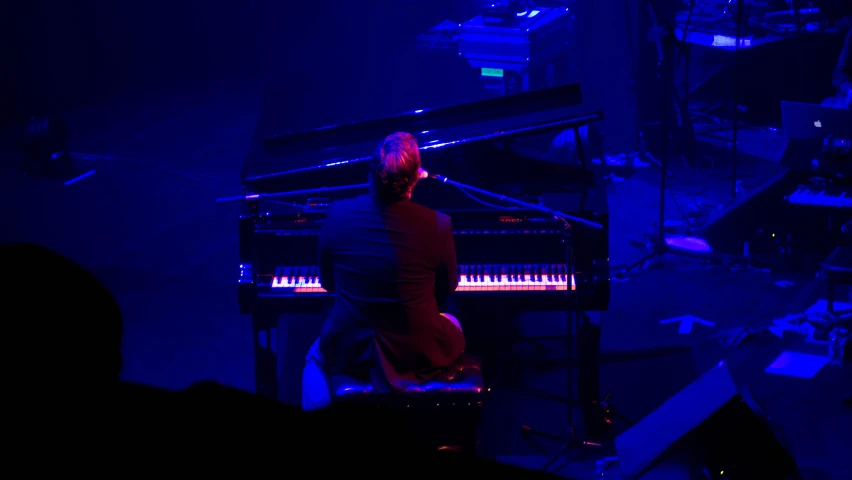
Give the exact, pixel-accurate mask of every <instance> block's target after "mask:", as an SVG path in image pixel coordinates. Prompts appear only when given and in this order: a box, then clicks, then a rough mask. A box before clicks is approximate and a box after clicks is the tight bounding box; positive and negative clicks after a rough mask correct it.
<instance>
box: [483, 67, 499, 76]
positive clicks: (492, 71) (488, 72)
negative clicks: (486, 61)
mask: <svg viewBox="0 0 852 480" xmlns="http://www.w3.org/2000/svg"><path fill="white" fill-rule="evenodd" d="M482 76H483V77H502V76H503V69H502V68H483V69H482Z"/></svg>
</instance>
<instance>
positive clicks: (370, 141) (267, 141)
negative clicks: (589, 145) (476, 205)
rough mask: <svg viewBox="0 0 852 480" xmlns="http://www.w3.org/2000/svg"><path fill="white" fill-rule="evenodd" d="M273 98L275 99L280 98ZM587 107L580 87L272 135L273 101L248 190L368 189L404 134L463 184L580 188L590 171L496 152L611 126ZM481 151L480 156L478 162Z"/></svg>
mask: <svg viewBox="0 0 852 480" xmlns="http://www.w3.org/2000/svg"><path fill="white" fill-rule="evenodd" d="M269 92H270V90H267V96H269V95H273V94H274V93H273V94H270V93H269ZM279 93H280V92H279ZM581 101H582V96H581V94H580V86H579V84H571V85H564V86H558V87H553V88H549V89H544V90H536V91H531V92H523V93H519V94H515V95H509V96H504V97H497V98H493V99H487V100H480V101H476V102H470V103H465V104H460V105H454V106H448V107H439V108H431V109H424V110H416V111H413V112H407V113H403V114H400V115H395V116H391V117H385V118H379V119H373V120H367V121H363V122H355V123H348V124H340V125H331V126H327V127H322V128H317V129H312V130H305V131H300V132H293V133H287V134H267V132H269V131H270V130H271V128H273V127H274V126H273V125H270V124H269V123H270V122H271V121H272V117H274V116H275V115H281V113H280V112H269V111H268V110H269V109H270V108H273V106H274V105H277V102H275V101H271V100H270V99H269V98H266V99H265V100H264V104H263V107H262V109H261V114H260V118H259V120H258V127H257V130H256V132H255V138H254V140H253V143H252V147H251V149H250V151H249V154H248V156H247V158H246V162H245V164H244V166H243V183H244V184H245V186H246V189H247V190H248V191H249V192H252V193H270V192H278V191H290V190H299V189H306V188H318V187H331V186H339V185H349V184H356V183H364V182H366V178H367V170H368V165H369V162H370V160H371V159H372V155H373V152H374V150H375V148H376V146H377V145H378V144H379V142H380V141H381V140H382V139H383V138H384V137H385V136H387V135H389V134H390V133H393V132H398V131H407V132H410V133H412V134H414V135H415V136H416V137H417V139H418V142H419V144H420V150H421V156H422V158H423V164H424V168H426V169H427V170H429V169H433V170H434V171H435V172H436V173H441V174H443V175H447V176H449V175H456V179H458V180H459V181H472V182H476V181H480V186H483V187H484V186H487V185H490V184H493V183H494V182H488V181H485V182H484V183H482V181H484V180H485V179H483V178H480V176H481V175H480V174H481V173H482V172H488V171H490V172H491V176H492V177H494V176H495V174H494V172H498V171H501V172H505V173H506V174H507V175H510V176H512V177H513V178H515V179H516V180H518V181H524V178H523V177H528V178H539V179H541V178H551V179H552V178H571V179H572V182H573V181H577V182H579V183H589V182H591V172H588V171H586V170H584V169H582V168H578V167H571V166H568V165H562V164H557V163H550V162H544V161H541V160H537V159H533V158H527V157H522V156H520V155H517V154H512V153H511V152H509V151H507V150H506V149H505V148H502V149H499V148H498V149H495V148H493V146H494V145H495V144H500V145H504V140H510V139H513V138H518V137H528V136H534V135H538V134H543V133H548V132H552V133H556V132H559V131H563V130H566V129H569V128H572V127H574V126H581V125H586V124H588V123H591V122H594V121H598V120H601V119H603V113H601V112H594V113H591V114H585V115H583V114H578V113H577V111H576V108H571V107H575V106H576V105H578V104H580V103H581ZM450 151H453V152H462V157H463V158H462V160H459V159H458V158H454V159H449V158H448V157H451V155H445V154H446V153H448V152H450ZM474 151H476V152H477V154H476V155H470V153H472V152H474ZM464 153H468V155H464ZM485 153H487V155H486V154H485ZM485 157H487V158H485ZM460 161H461V162H463V163H464V164H465V166H464V168H463V169H462V170H464V171H465V172H467V173H470V172H475V173H477V174H476V175H474V176H473V177H471V176H470V175H462V176H461V177H459V174H458V173H459V170H458V168H457V167H459V165H458V163H459V162H460ZM454 167H455V168H454ZM448 168H449V170H448ZM453 170H456V171H453ZM495 180H496V179H495Z"/></svg>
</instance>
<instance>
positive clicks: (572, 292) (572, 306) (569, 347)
mask: <svg viewBox="0 0 852 480" xmlns="http://www.w3.org/2000/svg"><path fill="white" fill-rule="evenodd" d="M429 177H430V178H433V179H435V180H437V181H439V182H442V183H446V184H448V185H452V186H454V187H456V188H458V189H460V190H465V191H469V192H474V193H478V194H481V195H485V196H489V197H491V198H494V199H497V200H500V201H504V202H507V203H512V204H514V205H517V206H520V207H524V208H528V209H530V210H537V211H540V212H543V213H546V214H549V215H553V216H554V217H555V218H557V219H559V220H562V222H564V224H565V231H564V234H563V237H562V242H563V244H564V245H565V247H566V249H565V266H566V268H567V270H568V276H567V277H566V281H567V282H568V284H569V286H568V288H567V289H566V295H567V297H568V305H569V307H568V309H567V310H566V312H565V320H566V322H565V323H566V332H565V337H564V338H565V347H566V355H567V359H566V365H565V367H566V368H565V370H566V378H565V379H566V381H567V385H566V386H567V390H568V394H567V398H566V400H567V401H566V402H565V403H566V406H567V409H568V411H567V414H568V438H565V439H564V443H563V444H562V446H561V447H560V448H559V450H558V451H557V452H556V453H555V454H554V455H553V456H552V457H551V458H550V459H549V460H548V461H547V462H546V463H545V464H544V466H543V467H542V471H547V470H549V469H550V467H551V466H552V465H553V464H554V463H556V461H557V460H558V459H559V458H560V457H561V456H562V455H564V454H565V453H566V452H567V451H568V450H569V449H571V448H580V447H584V446H592V447H601V446H602V445H600V444H599V443H594V442H586V441H583V440H579V439H577V438H575V436H574V426H573V422H574V403H575V401H574V398H573V397H574V358H573V357H574V339H575V336H574V335H575V333H574V330H575V326H576V325H575V318H579V313H580V304H579V298H578V296H577V292H576V283H575V280H574V273H575V272H574V239H573V231H572V228H571V224H570V223H569V222H568V220H571V221H572V222H575V223H580V224H583V225H586V226H589V227H592V228H595V229H603V225H601V224H599V223H595V222H592V221H589V220H586V219H583V218H579V217H575V216H572V215H568V214H566V213H563V212H560V211H558V210H554V209H552V208H549V207H546V206H544V205H537V204H534V203H528V202H524V201H521V200H517V199H514V198H511V197H507V196H505V195H502V194H499V193H494V192H489V191H488V190H483V189H481V188H476V187H473V186H470V185H466V184H464V183H461V182H456V181H454V180H450V179H449V178H447V177H444V176H442V175H429ZM578 360H579V359H578ZM578 363H579V362H578ZM581 388H582V387H581ZM581 407H586V406H585V405H581ZM521 435H522V436H524V437H525V438H526V437H528V436H529V435H537V436H540V437H545V438H551V439H561V438H560V437H558V436H556V435H552V434H548V433H546V432H541V431H538V430H534V429H532V428H530V427H528V426H526V425H524V426H522V427H521Z"/></svg>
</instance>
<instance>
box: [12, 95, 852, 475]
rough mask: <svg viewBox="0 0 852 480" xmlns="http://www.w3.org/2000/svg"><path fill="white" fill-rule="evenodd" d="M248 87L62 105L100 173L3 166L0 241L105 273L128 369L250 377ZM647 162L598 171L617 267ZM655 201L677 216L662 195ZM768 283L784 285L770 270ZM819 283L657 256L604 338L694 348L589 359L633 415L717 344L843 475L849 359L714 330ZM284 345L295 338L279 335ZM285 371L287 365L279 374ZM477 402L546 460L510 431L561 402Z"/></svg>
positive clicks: (649, 179)
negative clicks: (786, 363) (46, 174)
mask: <svg viewBox="0 0 852 480" xmlns="http://www.w3.org/2000/svg"><path fill="white" fill-rule="evenodd" d="M261 87H262V85H261V84H260V83H259V82H223V83H216V84H209V85H207V86H206V87H205V88H204V89H201V90H199V89H198V88H192V89H181V88H175V89H173V90H169V91H160V92H152V93H151V94H149V95H148V96H144V97H143V96H137V97H133V98H123V99H115V101H113V102H110V103H105V104H103V105H92V106H90V107H88V108H86V109H81V110H79V111H76V112H71V113H69V115H68V120H69V123H70V132H71V133H70V135H71V148H72V150H73V151H75V152H81V153H87V154H101V155H108V156H111V157H113V159H112V160H94V161H92V164H91V170H95V173H94V174H92V175H90V176H89V177H87V178H85V179H82V180H80V181H79V182H76V183H73V184H71V185H67V186H66V185H63V184H62V182H57V181H52V180H47V179H41V178H22V177H21V176H20V175H18V174H17V173H16V171H15V170H14V165H10V164H8V163H7V164H5V165H3V166H2V168H3V174H2V176H0V201H2V202H3V205H4V206H5V211H6V213H5V214H4V216H3V217H4V218H3V220H2V221H3V222H4V225H3V228H2V229H0V232H2V233H0V234H1V235H2V240H4V241H15V240H17V241H22V240H23V241H33V242H38V243H41V244H43V245H45V246H48V247H51V248H54V249H56V250H58V251H60V252H62V253H64V254H66V255H68V256H70V257H71V258H73V259H75V260H77V261H79V262H81V263H83V264H84V265H86V266H88V267H90V268H91V269H93V270H94V272H95V273H96V274H97V275H99V276H100V277H101V278H102V279H103V280H104V282H105V283H106V284H107V286H108V287H109V288H110V289H111V290H112V291H113V292H114V293H115V294H116V295H117V297H118V299H119V302H120V303H121V306H122V308H123V311H124V315H125V335H124V345H123V351H124V358H125V365H124V371H123V374H122V376H123V377H124V378H125V379H127V380H132V381H136V382H141V383H146V384H150V385H155V386H160V387H165V388H173V389H179V388H184V387H186V386H188V385H189V384H191V383H193V382H195V381H198V380H202V379H212V380H216V381H218V382H220V383H222V384H225V385H229V386H233V387H237V388H241V389H245V390H253V388H254V372H253V353H252V339H251V326H250V319H249V318H248V317H244V316H240V314H239V311H238V307H237V295H236V288H235V287H236V284H235V280H236V275H237V263H238V262H237V228H236V227H237V222H236V219H237V216H238V214H239V207H238V206H237V205H220V204H216V203H215V202H214V200H215V199H216V198H217V197H220V196H227V195H238V194H240V193H241V188H240V182H239V171H240V168H241V165H242V161H243V159H244V157H245V153H246V151H247V149H248V145H249V141H250V138H251V135H252V133H253V129H254V123H255V119H256V115H257V111H258V108H259V104H260V98H261V93H262V88H261ZM2 146H3V149H4V151H8V150H10V149H11V146H12V142H11V141H10V139H9V138H5V140H4V143H3V145H2ZM718 163H719V165H717V167H716V168H715V169H713V168H709V169H704V170H699V171H691V170H690V171H689V172H690V175H691V177H689V182H686V181H682V182H680V183H678V184H677V185H676V187H675V191H676V193H681V194H682V193H684V192H685V191H687V190H688V192H687V193H690V192H691V193H692V194H693V195H690V197H692V198H686V199H684V198H683V195H680V196H679V202H680V203H681V207H682V208H689V207H688V205H689V204H695V203H696V202H697V201H698V200H697V199H696V197H702V198H704V197H707V199H706V202H708V203H710V202H717V203H723V202H724V201H725V198H726V195H727V191H728V188H729V187H727V186H726V185H727V183H726V177H725V175H726V172H725V171H724V168H726V167H724V166H722V162H718ZM750 168H751V169H754V170H755V172H757V173H754V175H759V176H760V178H763V177H768V176H771V175H770V173H769V172H768V171H764V170H765V169H762V167H760V166H754V165H751V166H749V165H745V166H743V167H742V169H743V170H742V171H749V169H750ZM657 173H658V172H657V170H656V167H647V168H645V169H642V170H641V171H637V172H634V173H633V174H632V175H631V176H630V178H627V179H626V180H624V181H623V182H620V183H618V184H615V185H612V186H611V187H610V197H609V204H610V211H611V245H612V249H611V259H612V260H611V261H612V264H613V265H626V264H628V263H630V262H632V261H634V260H636V259H638V258H640V257H641V256H642V255H643V254H644V252H643V251H642V250H641V249H637V248H636V247H635V246H634V244H635V243H636V242H637V240H638V241H640V242H641V240H642V239H643V237H644V236H645V235H646V234H649V233H653V232H654V231H655V227H654V222H655V221H656V218H657V217H656V215H657V213H656V212H657V210H656V205H657V200H658V198H659V196H658V194H657V193H656V192H657V189H656V183H655V182H656V180H655V178H657V176H658V175H657ZM681 178H687V175H682V176H681ZM746 178H753V179H755V180H754V181H753V182H752V181H751V180H748V181H747V182H746V183H747V186H746V188H750V185H749V184H750V183H754V184H758V183H759V181H758V180H757V178H758V177H756V176H750V177H746ZM699 192H701V193H699ZM705 192H706V193H705ZM712 192H716V193H712ZM710 197H712V198H710ZM684 205H686V206H684ZM667 217H668V218H669V219H671V220H672V221H678V220H681V215H680V213H679V212H678V210H677V209H676V208H675V206H674V205H673V204H672V205H669V215H668V216H667ZM781 281H786V282H790V283H791V285H787V284H783V285H787V286H780V285H779V284H776V282H781ZM47 294H48V295H49V290H48V292H47ZM820 298H825V293H824V286H822V285H820V284H819V282H818V281H817V280H815V279H813V278H812V277H811V276H808V277H798V276H791V275H782V274H775V273H771V272H758V271H752V270H731V269H729V268H723V267H712V268H707V267H705V266H703V265H700V264H696V263H694V262H691V261H684V260H680V259H675V258H672V259H666V260H665V261H663V262H662V264H661V265H660V266H659V268H655V269H652V270H648V271H643V272H638V273H636V274H635V275H633V276H631V277H629V278H627V279H626V280H625V281H620V282H616V281H613V285H612V303H611V309H610V311H608V312H605V313H602V314H599V315H600V321H601V324H602V342H601V343H602V345H601V346H602V350H604V351H641V350H647V349H654V348H660V347H672V346H689V347H693V350H692V352H691V353H686V354H674V355H666V356H660V357H655V358H650V359H645V360H641V361H633V362H621V363H611V364H606V365H602V366H601V372H600V374H601V379H600V381H601V388H602V390H603V391H604V393H611V401H612V402H613V403H614V404H616V405H617V406H618V408H619V410H620V411H621V413H622V414H623V415H625V416H626V417H628V418H630V419H632V420H634V421H635V420H638V419H640V418H641V417H642V416H644V415H645V414H647V413H648V412H650V411H652V410H653V409H654V408H656V407H657V406H658V405H659V404H661V403H662V402H663V401H664V400H665V399H667V398H668V397H670V396H671V395H672V394H674V393H675V392H677V391H679V390H680V389H681V388H683V387H684V386H686V385H687V384H688V383H690V382H691V381H692V380H694V379H695V378H696V377H697V376H698V375H699V374H700V373H701V372H703V371H705V370H706V369H707V368H709V367H710V366H711V365H714V364H715V363H716V362H718V361H719V360H720V359H723V358H727V359H728V360H729V362H730V363H731V364H732V366H733V368H734V373H735V375H736V376H737V380H739V381H741V382H743V383H744V384H745V385H747V386H749V387H750V388H752V390H753V393H754V394H755V396H756V397H757V398H758V399H759V400H761V401H762V402H763V403H764V405H765V407H766V409H767V411H769V413H770V414H771V415H772V416H773V419H774V420H776V421H778V422H779V423H780V426H781V427H782V428H783V429H784V430H785V433H786V436H787V440H788V442H789V444H790V447H791V449H792V451H793V453H794V456H795V457H796V458H797V461H798V462H799V465H800V468H801V469H802V471H803V473H804V474H805V478H812V479H829V478H836V479H841V478H850V476H852V467H850V464H849V461H848V452H850V451H852V437H850V436H849V435H848V434H844V432H847V433H848V432H849V431H852V428H850V427H852V412H850V410H849V409H845V410H844V409H843V407H842V406H841V403H840V402H841V399H842V395H843V394H844V388H845V389H847V391H848V389H849V388H850V387H852V375H850V374H852V372H850V368H849V365H848V364H847V365H845V366H844V367H842V368H841V367H837V366H831V365H828V366H826V367H824V368H823V369H822V370H821V371H820V372H819V373H818V374H817V375H816V376H814V377H813V378H810V379H803V378H794V377H786V376H779V375H771V374H767V373H765V372H764V369H765V368H766V367H767V366H768V365H769V363H771V361H772V360H773V359H774V358H775V357H777V356H778V355H780V354H781V352H782V351H784V350H792V351H796V350H797V349H799V350H808V349H814V348H817V349H818V348H819V347H818V346H816V347H815V346H813V345H804V344H796V343H793V344H786V343H783V342H781V341H778V342H769V343H765V344H764V343H761V344H744V345H742V346H741V347H739V348H737V349H734V350H731V351H723V350H722V349H720V348H719V347H718V345H717V342H716V341H715V340H714V339H713V336H714V335H716V334H718V333H719V332H720V331H722V330H725V329H730V328H734V327H738V326H748V325H757V324H760V323H762V322H766V321H768V320H771V319H773V318H778V317H780V316H783V315H785V314H788V313H795V312H800V311H803V310H805V309H806V308H808V307H809V306H810V305H812V304H813V303H815V302H816V301H817V300H818V299H820ZM684 315H694V316H695V317H698V318H700V319H702V320H705V321H706V322H710V323H712V324H713V325H712V326H708V325H705V324H701V323H696V324H694V325H693V328H692V329H691V330H690V331H689V332H688V333H680V332H679V330H681V329H679V327H678V324H677V323H667V324H661V323H660V322H661V321H663V320H665V319H670V318H676V317H680V316H684ZM462 322H464V319H462ZM524 325H525V329H526V330H528V331H529V332H530V333H536V334H539V333H545V332H551V333H553V332H558V330H559V329H560V328H561V325H562V319H561V318H559V317H553V316H535V317H534V318H533V317H530V318H528V319H526V320H525V324H524ZM313 328H316V326H315V327H313ZM308 330H310V329H308ZM302 334H304V335H305V336H308V337H309V336H310V334H311V333H310V332H302ZM282 335H283V334H282ZM291 340H292V339H291ZM287 343H292V342H290V340H287V339H284V341H283V342H282V343H281V344H282V345H285V344H287ZM303 358H304V354H303V353H302V352H299V351H293V352H288V353H287V355H284V356H283V359H282V362H283V363H285V364H286V365H289V368H290V370H291V371H300V369H301V362H302V359H303ZM294 365H295V368H294ZM486 368H487V366H486ZM564 375H565V372H564V371H559V370H556V371H552V372H548V373H541V374H532V373H529V374H528V375H525V377H524V383H525V385H527V386H532V387H537V388H545V389H548V390H552V391H554V392H555V393H559V390H560V389H562V390H563V391H564V388H565V386H564V382H562V378H564ZM282 384H284V385H288V384H289V385H298V381H297V379H296V378H294V377H292V375H291V377H290V378H287V379H282ZM484 413H485V418H484V424H483V426H482V435H481V436H482V441H481V451H482V454H483V455H488V456H493V457H497V458H499V459H501V460H504V461H507V462H511V463H517V464H521V465H524V466H528V467H530V468H536V467H538V466H540V465H542V464H543V463H544V459H545V458H546V457H547V455H548V454H549V453H551V452H553V451H554V450H555V449H556V448H557V446H558V445H557V442H552V441H547V440H542V441H540V442H539V443H540V445H538V446H536V445H533V444H531V443H530V442H527V441H525V440H524V439H522V438H521V435H520V426H521V425H529V426H531V427H533V428H538V429H542V430H546V431H549V432H551V433H554V434H560V433H562V430H563V426H564V425H565V424H566V423H567V422H566V414H565V407H564V405H562V404H560V403H558V402H552V401H547V400H544V399H541V398H538V397H536V396H533V395H530V394H529V393H528V392H525V391H523V389H512V388H507V389H496V390H495V392H493V395H492V397H491V399H490V401H489V403H488V404H487V406H486V409H485V412H484ZM620 428H623V427H620ZM563 463H564V462H563ZM559 472H560V473H561V474H564V475H570V476H574V477H577V478H591V477H592V476H594V462H593V461H591V460H585V461H579V462H576V463H575V464H573V465H571V466H569V467H565V468H559Z"/></svg>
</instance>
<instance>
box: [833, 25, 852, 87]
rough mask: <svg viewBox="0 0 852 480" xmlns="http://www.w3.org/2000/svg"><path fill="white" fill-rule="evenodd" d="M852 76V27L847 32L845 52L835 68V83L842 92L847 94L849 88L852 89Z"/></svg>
mask: <svg viewBox="0 0 852 480" xmlns="http://www.w3.org/2000/svg"><path fill="white" fill-rule="evenodd" d="M850 78H852V29H849V32H848V33H847V34H846V42H845V43H844V45H843V53H841V54H840V60H838V61H837V67H836V68H835V69H834V82H833V83H834V86H835V87H837V88H838V89H839V90H840V93H841V94H846V93H847V92H848V91H849V89H852V81H851V80H850Z"/></svg>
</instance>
